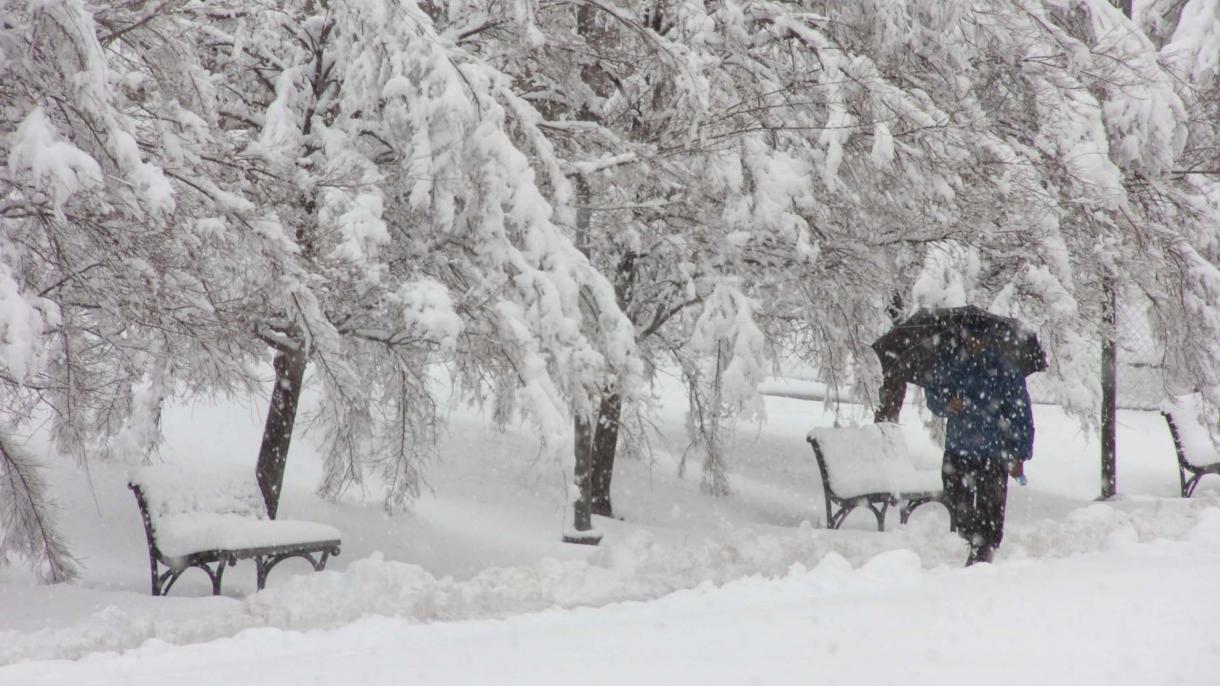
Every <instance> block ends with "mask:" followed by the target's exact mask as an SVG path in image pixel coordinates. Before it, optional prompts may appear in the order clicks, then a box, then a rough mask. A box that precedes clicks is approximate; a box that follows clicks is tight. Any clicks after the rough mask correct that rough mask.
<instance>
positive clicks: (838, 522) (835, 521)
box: [826, 505, 856, 529]
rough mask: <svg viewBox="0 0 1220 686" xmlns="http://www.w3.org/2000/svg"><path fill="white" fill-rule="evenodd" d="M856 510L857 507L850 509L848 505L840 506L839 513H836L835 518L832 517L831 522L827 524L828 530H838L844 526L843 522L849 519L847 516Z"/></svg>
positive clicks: (853, 506)
mask: <svg viewBox="0 0 1220 686" xmlns="http://www.w3.org/2000/svg"><path fill="white" fill-rule="evenodd" d="M854 509H856V506H855V505H852V506H850V507H849V506H847V505H840V506H839V511H838V512H836V513H834V516H832V517H831V518H830V521H829V522H827V524H826V525H827V528H830V529H837V528H839V527H840V526H842V525H843V520H845V519H847V515H849V514H851V511H852V510H854Z"/></svg>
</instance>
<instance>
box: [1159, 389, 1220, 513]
mask: <svg viewBox="0 0 1220 686" xmlns="http://www.w3.org/2000/svg"><path fill="white" fill-rule="evenodd" d="M1161 414H1162V415H1163V416H1164V417H1165V423H1166V424H1168V425H1169V435H1171V436H1173V447H1174V450H1175V451H1176V452H1177V453H1178V478H1179V480H1180V482H1181V484H1182V497H1183V498H1189V497H1190V495H1191V494H1192V493H1194V492H1195V487H1196V486H1198V485H1199V480H1200V479H1202V478H1203V477H1204V476H1206V475H1208V474H1220V451H1218V450H1217V449H1216V443H1215V441H1214V440H1213V439H1212V432H1211V431H1209V430H1208V428H1207V426H1206V425H1204V424H1203V423H1202V422H1201V421H1200V420H1201V419H1203V420H1204V421H1208V422H1209V423H1210V424H1211V425H1212V429H1213V430H1216V429H1220V426H1217V422H1216V420H1217V417H1216V413H1215V410H1212V409H1210V408H1205V407H1204V406H1203V399H1202V398H1201V397H1200V396H1199V394H1197V393H1195V394H1191V395H1180V396H1176V397H1173V398H1170V399H1168V400H1166V401H1165V403H1164V404H1163V405H1162V406H1161ZM1188 473H1189V474H1190V476H1189V478H1188V477H1187V474H1188Z"/></svg>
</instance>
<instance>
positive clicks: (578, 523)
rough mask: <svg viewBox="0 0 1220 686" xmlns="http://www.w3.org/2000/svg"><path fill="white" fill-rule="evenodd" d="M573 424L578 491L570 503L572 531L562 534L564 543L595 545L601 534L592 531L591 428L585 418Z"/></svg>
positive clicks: (577, 418)
mask: <svg viewBox="0 0 1220 686" xmlns="http://www.w3.org/2000/svg"><path fill="white" fill-rule="evenodd" d="M574 422H575V433H576V440H575V441H574V443H575V445H574V446H573V449H574V450H575V457H576V467H575V469H576V474H575V477H576V487H577V488H578V489H579V490H580V494H579V496H578V497H577V498H576V502H574V503H572V529H573V530H572V531H570V532H566V533H564V536H563V540H564V542H565V543H581V544H584V545H597V544H598V543H600V542H601V534H598V533H596V532H594V531H593V514H592V503H593V499H592V493H591V490H590V486H591V479H590V476H591V473H592V466H593V427H592V426H590V425H589V420H588V419H587V418H586V417H582V416H579V415H578V416H577V417H576V418H575V420H574Z"/></svg>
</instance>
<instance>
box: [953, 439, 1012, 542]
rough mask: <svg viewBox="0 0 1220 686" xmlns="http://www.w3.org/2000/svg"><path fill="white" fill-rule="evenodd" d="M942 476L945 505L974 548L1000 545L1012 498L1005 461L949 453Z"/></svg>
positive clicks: (958, 531)
mask: <svg viewBox="0 0 1220 686" xmlns="http://www.w3.org/2000/svg"><path fill="white" fill-rule="evenodd" d="M941 478H942V479H943V481H944V485H945V492H944V498H945V506H946V507H948V508H949V518H950V521H952V522H953V525H954V527H955V528H956V529H957V533H958V534H959V535H960V536H961V537H962V538H964V539H966V541H967V542H968V543H969V544H970V545H971V546H972V547H974V548H990V549H993V550H994V549H995V548H998V547H999V545H1000V541H1001V540H1003V538H1004V505H1005V503H1006V502H1007V500H1008V469H1007V468H1006V467H1005V465H1004V461H1003V460H998V459H996V460H977V459H971V458H965V457H962V456H960V455H956V454H954V453H945V462H944V466H943V467H942V468H941Z"/></svg>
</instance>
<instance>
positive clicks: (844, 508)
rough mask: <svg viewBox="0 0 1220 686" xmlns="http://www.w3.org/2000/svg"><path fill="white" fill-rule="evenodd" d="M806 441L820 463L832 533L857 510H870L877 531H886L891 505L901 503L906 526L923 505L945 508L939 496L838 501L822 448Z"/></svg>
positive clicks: (891, 495) (810, 439)
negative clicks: (936, 505)
mask: <svg viewBox="0 0 1220 686" xmlns="http://www.w3.org/2000/svg"><path fill="white" fill-rule="evenodd" d="M806 440H807V441H808V442H809V445H811V446H813V454H814V456H815V457H816V458H817V460H818V471H820V472H821V473H822V489H823V491H824V492H825V494H826V498H825V500H826V527H827V528H829V529H837V528H839V527H840V526H841V525H842V524H843V520H845V519H847V515H849V514H851V512H852V510H854V509H856V508H857V507H866V508H868V509H869V510H871V511H872V513H873V516H874V517H876V518H877V531H885V513H886V512H887V511H889V508H890V506H891V505H898V504H899V503H901V507H900V508H899V510H898V521H899V523H901V524H906V523H907V520H908V519H910V518H911V513H912V512H914V511H915V508H917V507H919V506H920V505H923V504H925V503H941V504H943V502H942V500H941V494H940V493H886V492H879V493H865V494H863V495H857V496H852V497H850V498H842V497H839V495H838V494H837V493H835V492H834V490H833V489H831V487H830V470H829V469H827V467H826V457H825V456H824V455H823V454H822V447H821V446H819V445H818V440H817V439H816V438H814V437H813V436H809V437H808V438H806ZM878 506H880V507H878ZM836 507H837V508H838V510H837V511H836V510H835V508H836Z"/></svg>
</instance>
